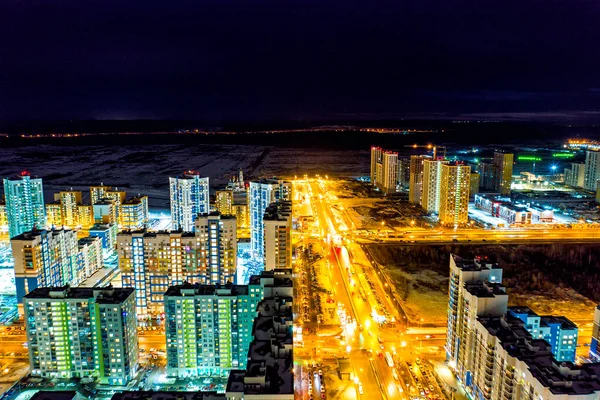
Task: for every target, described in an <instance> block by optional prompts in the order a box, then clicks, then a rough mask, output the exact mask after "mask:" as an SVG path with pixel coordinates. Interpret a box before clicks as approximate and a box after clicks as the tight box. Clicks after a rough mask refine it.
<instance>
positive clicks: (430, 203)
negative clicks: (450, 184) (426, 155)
mask: <svg viewBox="0 0 600 400" xmlns="http://www.w3.org/2000/svg"><path fill="white" fill-rule="evenodd" d="M448 163H449V161H444V160H424V161H423V184H422V192H421V207H423V209H425V210H427V212H430V213H439V211H440V193H441V188H442V165H445V164H448Z"/></svg>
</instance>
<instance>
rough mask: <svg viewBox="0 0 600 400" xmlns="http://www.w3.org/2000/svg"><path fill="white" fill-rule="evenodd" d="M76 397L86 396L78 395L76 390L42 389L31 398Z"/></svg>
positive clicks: (70, 399)
mask: <svg viewBox="0 0 600 400" xmlns="http://www.w3.org/2000/svg"><path fill="white" fill-rule="evenodd" d="M76 398H81V399H83V398H84V397H83V396H81V395H78V394H77V392H76V391H75V390H56V391H54V390H53V391H49V390H40V391H39V392H37V393H36V394H34V395H33V396H31V398H30V400H73V399H76Z"/></svg>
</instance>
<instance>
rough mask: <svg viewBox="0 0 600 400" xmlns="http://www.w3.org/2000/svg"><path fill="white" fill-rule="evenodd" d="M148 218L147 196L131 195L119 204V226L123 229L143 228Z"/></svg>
mask: <svg viewBox="0 0 600 400" xmlns="http://www.w3.org/2000/svg"><path fill="white" fill-rule="evenodd" d="M148 220H149V217H148V196H139V197H132V198H130V199H127V200H125V201H124V202H123V203H122V204H121V205H120V206H119V227H120V228H121V229H123V230H137V229H144V228H145V227H146V225H147V224H148Z"/></svg>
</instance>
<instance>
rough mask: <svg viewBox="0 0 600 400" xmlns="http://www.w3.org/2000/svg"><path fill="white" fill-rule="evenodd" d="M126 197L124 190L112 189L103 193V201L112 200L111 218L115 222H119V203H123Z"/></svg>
mask: <svg viewBox="0 0 600 400" xmlns="http://www.w3.org/2000/svg"><path fill="white" fill-rule="evenodd" d="M126 198H127V193H126V192H124V191H120V190H118V189H116V188H115V189H114V190H113V191H108V192H106V193H104V201H112V203H113V213H114V215H113V217H112V219H111V220H113V221H116V223H117V224H119V223H120V222H119V221H120V218H121V216H120V214H119V213H120V211H121V204H123V203H125V199H126Z"/></svg>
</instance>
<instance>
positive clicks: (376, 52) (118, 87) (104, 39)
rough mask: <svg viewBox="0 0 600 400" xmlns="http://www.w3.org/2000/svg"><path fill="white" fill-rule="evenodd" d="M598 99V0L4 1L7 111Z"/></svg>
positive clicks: (352, 108)
mask: <svg viewBox="0 0 600 400" xmlns="http://www.w3.org/2000/svg"><path fill="white" fill-rule="evenodd" d="M599 109H600V2H598V1H597V0H587V1H586V0H564V1H553V0H544V1H530V0H518V1H512V0H503V1H497V2H496V1H488V0H479V1H442V0H413V1H405V0H391V1H376V0H367V1H362V2H358V1H352V0H346V1H326V0H321V1H312V0H299V1H286V0H277V1H250V0H246V1H233V0H214V1H201V0H191V1H185V2H183V1H172V0H163V1H152V0H147V1H143V2H142V1H131V0H119V1H110V0H102V1H85V0H71V1H54V0H4V1H3V2H0V119H28V118H53V119H70V118H83V119H86V118H97V119H134V118H174V119H183V118H186V119H224V120H227V119H257V120H260V119H269V118H293V119H311V118H322V117H327V118H339V117H343V118H352V117H353V116H361V117H364V116H370V117H373V118H378V117H379V118H384V117H389V116H399V115H405V114H410V113H425V114H430V113H431V114H433V113H466V114H469V113H482V114H483V113H485V115H490V116H494V115H497V113H502V115H506V116H510V115H525V116H528V115H535V114H538V113H541V114H542V115H543V114H545V113H549V114H548V115H554V114H556V113H558V114H560V113H571V112H581V111H585V112H590V111H591V112H594V111H596V110H599ZM588 115H596V114H595V113H590V114H588Z"/></svg>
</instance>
